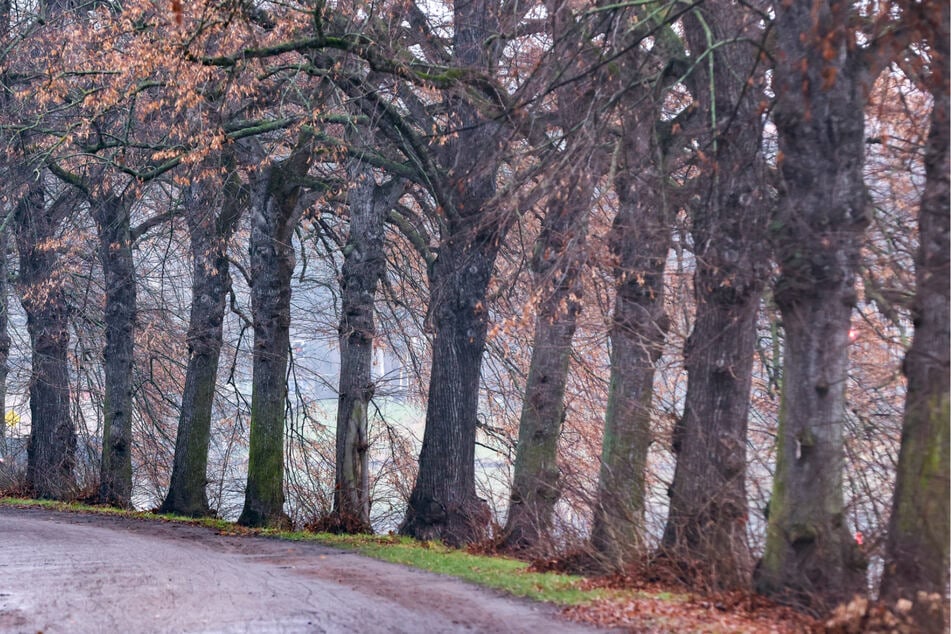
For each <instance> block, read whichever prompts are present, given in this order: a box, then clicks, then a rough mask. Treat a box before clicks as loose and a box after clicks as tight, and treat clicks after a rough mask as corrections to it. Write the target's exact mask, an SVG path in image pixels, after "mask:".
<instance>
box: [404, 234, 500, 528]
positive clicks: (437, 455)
mask: <svg viewBox="0 0 951 634" xmlns="http://www.w3.org/2000/svg"><path fill="white" fill-rule="evenodd" d="M480 233H481V234H482V235H481V236H480V237H479V238H477V239H470V241H469V242H468V243H467V244H463V245H459V246H458V247H457V248H456V249H446V250H444V251H443V250H441V251H440V253H439V256H438V257H437V259H436V262H435V263H434V266H433V272H432V275H431V279H430V286H431V288H432V289H433V290H432V293H433V297H432V299H431V304H430V309H429V310H430V319H431V320H432V324H433V328H434V330H435V338H434V340H433V361H432V363H433V365H432V374H431V377H430V381H429V401H428V404H427V408H426V428H425V430H424V432H423V446H422V449H421V451H420V454H419V474H418V475H417V477H416V483H415V485H414V487H413V492H412V494H411V495H410V499H409V506H408V508H407V511H406V518H405V519H404V520H403V524H402V526H401V527H400V533H401V534H403V535H410V536H412V537H415V538H417V539H441V540H443V541H444V542H446V543H447V544H450V545H453V546H459V545H463V544H466V543H469V542H473V541H478V540H479V539H482V538H484V537H485V536H486V528H487V526H488V522H489V519H490V516H489V509H488V505H487V504H486V503H485V501H484V500H482V499H481V498H479V497H478V496H477V495H476V491H475V439H476V416H477V413H478V408H479V377H480V370H481V367H482V354H483V352H484V350H485V336H486V310H485V308H484V306H485V301H486V290H487V288H488V284H489V278H490V277H491V275H492V269H493V267H494V263H495V256H496V255H497V253H498V247H497V246H495V241H494V239H493V236H488V235H485V230H483V232H480Z"/></svg>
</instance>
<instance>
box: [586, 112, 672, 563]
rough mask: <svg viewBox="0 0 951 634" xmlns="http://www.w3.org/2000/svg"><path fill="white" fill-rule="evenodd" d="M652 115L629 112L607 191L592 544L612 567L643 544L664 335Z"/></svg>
mask: <svg viewBox="0 0 951 634" xmlns="http://www.w3.org/2000/svg"><path fill="white" fill-rule="evenodd" d="M653 114H654V113H653V112H646V113H640V116H638V115H632V116H631V117H630V119H629V121H628V122H627V123H628V125H629V126H630V128H631V129H630V132H629V134H628V137H627V138H628V142H627V143H626V147H625V150H624V152H625V154H624V156H625V160H624V161H623V162H622V163H621V164H620V165H619V166H618V176H617V177H616V178H615V183H614V189H615V192H616V193H617V196H618V212H617V216H616V217H615V219H614V227H613V228H612V235H611V249H612V252H613V253H614V255H615V257H616V258H617V266H616V267H615V270H614V280H615V287H616V296H615V304H614V315H613V316H612V319H611V331H610V337H611V373H610V384H609V388H608V403H607V412H606V414H605V420H604V438H603V441H602V448H601V470H600V473H599V476H598V500H597V504H596V505H595V508H594V522H593V525H592V528H591V545H592V547H593V548H594V550H595V553H596V555H597V557H598V558H599V559H600V560H601V563H602V565H604V566H605V567H607V568H614V569H618V568H621V567H623V566H624V565H625V564H626V563H629V562H630V561H631V559H632V558H633V557H634V556H636V555H637V554H639V550H640V548H641V547H642V545H643V538H644V535H643V530H644V496H645V480H644V476H645V469H646V466H647V450H648V448H649V446H650V443H651V425H650V421H651V401H652V399H653V394H654V365H655V364H656V363H657V361H658V359H659V358H660V355H661V350H662V347H663V344H664V340H665V338H666V333H667V327H668V317H667V314H666V313H665V311H664V270H665V267H666V263H667V252H668V249H669V247H670V240H671V228H670V223H669V221H668V218H667V214H666V211H665V208H664V203H663V202H662V201H661V200H660V199H659V197H658V198H654V197H653V196H652V193H654V192H658V191H660V190H659V189H658V188H659V187H660V184H661V181H662V177H661V173H662V172H663V160H662V159H661V158H657V159H652V157H655V156H658V157H659V156H660V155H659V154H658V151H659V149H658V148H657V147H656V146H655V145H654V143H653V140H652V135H653V130H652V128H653V122H654V118H653Z"/></svg>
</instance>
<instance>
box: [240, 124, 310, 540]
mask: <svg viewBox="0 0 951 634" xmlns="http://www.w3.org/2000/svg"><path fill="white" fill-rule="evenodd" d="M310 146H311V143H310V141H309V139H305V138H303V137H302V139H301V140H300V141H299V142H298V145H297V147H296V148H295V149H294V151H293V153H292V154H291V155H290V156H289V157H288V158H287V159H285V160H283V161H274V162H270V163H268V164H266V165H264V166H262V167H260V168H258V170H257V172H256V173H255V174H254V177H253V180H252V185H251V187H252V198H253V203H252V209H251V214H252V215H251V311H252V320H253V322H254V353H253V361H252V363H253V370H252V381H251V438H250V447H249V456H248V485H247V489H246V491H245V498H244V509H243V510H242V512H241V516H240V517H239V518H238V523H239V524H242V525H244V526H283V525H286V524H287V523H288V518H287V515H286V514H285V513H284V413H285V411H286V405H287V355H288V347H289V346H290V321H291V276H292V275H293V273H294V264H295V258H294V249H293V246H292V244H291V240H292V238H293V235H294V228H295V227H296V225H297V221H298V219H299V218H300V212H301V210H300V209H299V208H298V204H297V202H298V198H299V196H300V190H301V185H300V181H301V179H302V178H303V177H304V176H305V175H306V174H307V171H308V169H309V167H310V161H311V158H312V152H311V151H310Z"/></svg>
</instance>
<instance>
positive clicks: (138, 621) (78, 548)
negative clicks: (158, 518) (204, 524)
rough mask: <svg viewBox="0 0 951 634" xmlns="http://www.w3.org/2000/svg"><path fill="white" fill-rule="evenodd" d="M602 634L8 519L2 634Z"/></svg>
mask: <svg viewBox="0 0 951 634" xmlns="http://www.w3.org/2000/svg"><path fill="white" fill-rule="evenodd" d="M39 631H42V632H46V633H49V634H52V633H56V632H68V633H75V632H78V633H84V632H109V633H112V632H228V633H230V632H254V633H265V632H341V633H343V632H346V633H348V634H349V633H364V632H366V633H370V632H411V633H414V634H416V633H423V632H532V633H534V634H555V633H557V632H594V631H596V630H593V629H590V628H585V627H582V626H580V625H576V624H573V623H570V622H567V621H564V620H561V619H560V618H559V617H558V614H557V610H556V609H554V608H552V607H550V606H545V605H540V604H535V603H532V602H528V601H519V600H514V599H508V598H503V597H500V596H498V595H496V594H493V593H492V592H489V591H485V590H482V589H479V588H476V587H474V586H470V585H468V584H466V583H463V582H461V581H457V580H454V579H449V578H446V577H443V576H440V575H434V574H430V573H425V572H420V571H416V570H411V569H408V568H405V567H403V566H397V565H393V564H386V563H383V562H379V561H375V560H372V559H367V558H365V557H361V556H359V555H356V554H353V553H348V552H344V551H340V550H336V549H332V548H327V547H324V546H320V545H318V544H313V543H298V542H287V541H281V540H276V539H267V538H259V537H231V536H223V535H218V534H216V533H215V532H214V531H213V530H210V529H206V528H201V527H194V526H183V525H179V524H171V523H161V522H155V521H143V520H135V519H126V518H110V517H103V516H98V515H81V514H71V513H56V512H50V511H43V510H33V509H10V508H0V632H29V633H34V632H39Z"/></svg>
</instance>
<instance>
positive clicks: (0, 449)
mask: <svg viewBox="0 0 951 634" xmlns="http://www.w3.org/2000/svg"><path fill="white" fill-rule="evenodd" d="M0 24H4V22H3V21H2V20H0ZM8 231H9V230H8V229H7V228H6V227H3V228H2V229H0V459H2V458H3V457H4V456H6V453H7V435H6V431H7V373H8V372H9V371H10V364H9V361H10V310H9V309H10V290H9V280H10V265H9V262H8V260H7V258H8V257H10V234H9V233H8Z"/></svg>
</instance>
